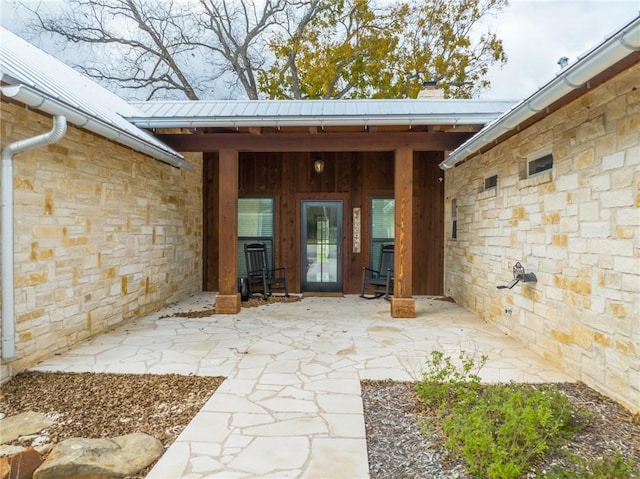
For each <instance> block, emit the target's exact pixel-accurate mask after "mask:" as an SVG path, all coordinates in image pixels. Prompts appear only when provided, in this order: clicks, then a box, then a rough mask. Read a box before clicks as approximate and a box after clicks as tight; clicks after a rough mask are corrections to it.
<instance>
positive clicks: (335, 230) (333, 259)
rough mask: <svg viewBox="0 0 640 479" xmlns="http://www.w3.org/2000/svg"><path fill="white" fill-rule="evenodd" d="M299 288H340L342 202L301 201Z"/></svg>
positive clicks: (333, 289) (317, 290)
mask: <svg viewBox="0 0 640 479" xmlns="http://www.w3.org/2000/svg"><path fill="white" fill-rule="evenodd" d="M301 243H302V256H301V258H302V275H301V277H302V291H309V292H341V291H342V201H303V202H302V241H301Z"/></svg>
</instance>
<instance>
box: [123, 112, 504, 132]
mask: <svg viewBox="0 0 640 479" xmlns="http://www.w3.org/2000/svg"><path fill="white" fill-rule="evenodd" d="M499 114H500V113H498V112H496V113H495V114H493V115H492V114H487V113H482V114H464V115H451V114H443V115H429V116H428V117H427V116H424V117H423V116H419V115H412V116H394V115H376V116H366V115H361V116H330V117H322V116H320V117H319V116H296V117H250V118H243V117H173V118H145V117H134V118H128V120H129V121H131V122H132V123H133V124H135V125H136V126H138V127H140V128H204V127H220V128H241V127H291V126H317V127H329V126H418V125H485V124H487V123H489V122H491V121H493V120H495V119H496V117H497V116H498V115H499Z"/></svg>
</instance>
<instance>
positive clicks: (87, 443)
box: [33, 433, 164, 479]
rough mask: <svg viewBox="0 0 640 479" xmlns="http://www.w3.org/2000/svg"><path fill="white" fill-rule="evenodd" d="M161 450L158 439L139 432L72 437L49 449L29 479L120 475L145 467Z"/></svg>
mask: <svg viewBox="0 0 640 479" xmlns="http://www.w3.org/2000/svg"><path fill="white" fill-rule="evenodd" d="M163 452H164V448H163V446H162V443H161V442H160V441H158V440H157V439H155V438H154V437H152V436H149V435H148V434H143V433H134V434H127V435H125V436H117V437H114V438H102V439H82V438H72V439H67V440H65V441H62V442H61V443H59V444H58V445H57V446H56V447H54V448H53V450H52V451H51V453H49V456H48V457H47V459H46V461H44V463H43V464H42V466H40V467H39V468H38V469H37V470H36V472H35V474H34V475H33V478H34V479H66V478H70V477H73V478H75V479H89V478H90V479H103V478H104V479H115V478H122V477H125V476H131V475H133V474H135V473H137V472H138V471H141V470H142V469H144V468H145V467H147V466H149V465H150V464H152V463H153V461H155V460H156V459H158V458H159V457H160V456H161V455H162V453H163Z"/></svg>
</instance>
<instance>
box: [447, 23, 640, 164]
mask: <svg viewBox="0 0 640 479" xmlns="http://www.w3.org/2000/svg"><path fill="white" fill-rule="evenodd" d="M639 50H640V15H639V16H637V17H635V18H634V19H632V20H631V21H630V22H628V23H627V24H625V25H624V26H623V27H622V28H620V29H619V30H617V31H616V32H615V33H613V34H612V35H611V36H609V37H608V38H606V39H605V40H604V41H603V42H602V43H600V44H598V45H597V46H596V47H594V48H592V49H591V50H589V51H588V52H586V53H585V54H584V55H582V56H581V57H580V58H579V59H578V61H577V62H576V63H574V64H573V65H571V66H569V67H567V68H566V69H565V70H563V71H562V72H561V73H559V74H558V75H557V76H556V77H555V78H553V79H552V80H551V81H549V82H548V83H546V84H545V85H544V86H543V87H541V88H540V89H539V90H537V91H536V92H534V93H533V94H532V95H531V96H529V97H528V98H525V99H524V100H522V101H521V102H520V103H518V104H517V105H516V106H514V107H513V108H512V109H510V110H508V111H507V112H505V113H504V114H502V115H501V116H499V117H498V118H497V119H495V120H494V121H492V122H491V123H489V124H488V125H487V126H485V127H484V128H483V129H482V130H480V131H479V132H478V133H476V134H475V135H474V136H473V137H471V138H470V139H469V140H467V141H466V142H464V143H463V144H462V145H460V146H459V147H458V148H457V149H455V150H454V151H452V152H451V154H450V155H449V156H448V157H447V159H446V160H445V161H443V162H442V163H440V165H439V166H440V168H441V169H443V170H444V169H448V168H451V167H453V166H455V165H456V164H457V163H459V162H461V161H463V160H465V159H467V158H469V157H470V156H472V155H474V154H476V153H477V152H478V151H480V149H481V148H483V147H485V146H488V145H490V144H492V143H495V142H496V141H497V139H498V138H499V137H500V136H502V135H503V134H504V133H506V132H507V131H511V130H514V129H516V128H518V126H519V125H521V124H522V123H523V122H524V121H526V120H528V119H529V118H531V117H532V116H534V115H535V114H537V113H539V112H540V111H543V110H544V109H545V108H547V107H548V106H550V105H551V104H553V103H554V102H556V101H557V100H559V99H561V98H562V97H564V96H566V95H567V94H568V93H570V92H571V91H573V90H575V89H576V88H581V87H582V86H584V85H585V84H587V83H588V82H589V81H590V80H591V79H593V78H594V77H595V76H596V75H598V74H599V73H602V72H603V71H604V70H606V69H607V68H609V67H611V66H613V65H614V64H615V63H617V62H618V61H620V60H622V59H623V58H625V57H626V56H627V55H629V54H631V53H633V52H635V51H639Z"/></svg>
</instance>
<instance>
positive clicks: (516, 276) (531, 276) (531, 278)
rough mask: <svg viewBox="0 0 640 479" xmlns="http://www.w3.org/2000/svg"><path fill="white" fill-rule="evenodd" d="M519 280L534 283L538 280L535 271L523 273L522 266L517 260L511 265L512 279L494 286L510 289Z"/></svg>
mask: <svg viewBox="0 0 640 479" xmlns="http://www.w3.org/2000/svg"><path fill="white" fill-rule="evenodd" d="M520 281H522V282H523V283H534V282H536V281H538V278H536V275H535V273H525V272H524V266H522V265H521V264H520V262H519V261H518V262H517V263H516V264H514V265H513V279H512V280H511V281H509V282H508V283H507V284H501V285H499V286H496V288H498V289H507V288H509V289H511V288H513V287H514V286H515V285H516V284H518V283H519V282H520Z"/></svg>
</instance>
